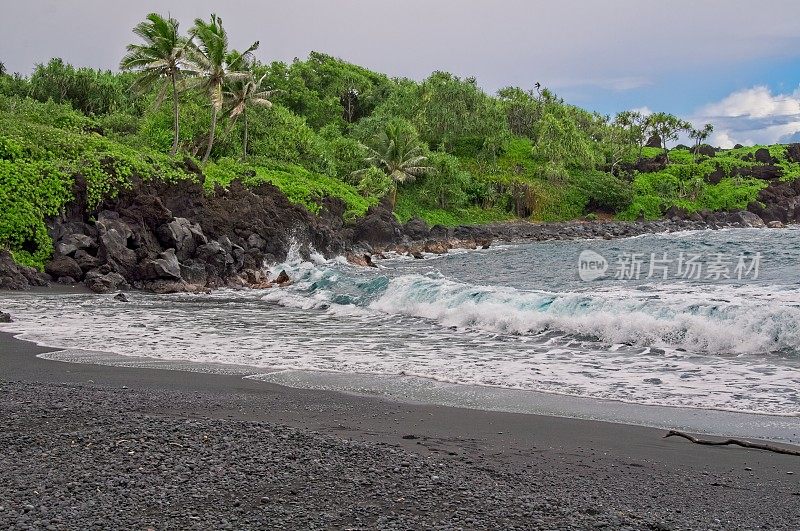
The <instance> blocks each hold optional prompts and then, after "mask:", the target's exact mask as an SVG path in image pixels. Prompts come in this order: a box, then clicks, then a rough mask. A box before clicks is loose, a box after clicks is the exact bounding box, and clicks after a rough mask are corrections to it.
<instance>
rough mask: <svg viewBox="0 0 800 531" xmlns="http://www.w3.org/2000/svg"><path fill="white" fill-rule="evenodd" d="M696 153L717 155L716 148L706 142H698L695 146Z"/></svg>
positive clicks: (710, 155) (705, 155)
mask: <svg viewBox="0 0 800 531" xmlns="http://www.w3.org/2000/svg"><path fill="white" fill-rule="evenodd" d="M697 153H699V154H700V155H703V156H704V157H715V156H716V155H717V150H716V149H715V148H714V147H712V146H709V145H708V144H700V145H699V146H698V147H697Z"/></svg>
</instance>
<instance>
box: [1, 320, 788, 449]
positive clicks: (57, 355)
mask: <svg viewBox="0 0 800 531" xmlns="http://www.w3.org/2000/svg"><path fill="white" fill-rule="evenodd" d="M0 333H6V332H0ZM10 334H12V335H13V336H14V339H16V340H19V341H26V342H30V343H33V344H35V345H36V346H37V347H40V348H45V349H48V351H47V352H45V353H42V354H40V355H38V356H37V357H39V358H40V359H44V360H48V361H56V362H66V363H75V364H92V365H103V366H106V367H110V368H113V367H126V368H133V369H156V370H167V371H182V372H189V373H200V374H210V375H227V376H237V377H240V378H242V379H249V380H254V381H258V382H263V383H265V384H266V383H269V384H272V385H277V386H280V387H282V388H288V389H298V390H310V391H329V392H335V393H344V394H349V395H352V396H355V397H362V398H378V399H382V400H388V401H390V402H395V403H398V404H407V405H427V406H446V407H454V408H460V409H470V410H476V411H487V412H501V413H518V414H523V415H540V416H550V417H561V418H568V419H574V420H592V421H599V422H608V423H613V424H621V425H629V426H639V427H645V428H653V429H659V430H670V429H677V430H682V431H690V432H692V433H696V434H702V435H711V436H717V437H740V438H742V437H743V438H751V439H760V440H764V441H767V440H768V441H774V442H779V443H783V444H789V445H795V446H797V445H800V421H798V415H789V414H773V413H757V412H749V411H738V410H726V409H713V408H707V407H699V406H698V407H688V406H668V405H661V404H646V403H637V402H626V401H624V400H614V399H603V398H595V397H589V396H579V395H569V394H564V393H556V392H547V391H537V390H531V389H511V388H504V387H496V386H482V385H470V384H457V383H451V382H442V381H438V380H435V379H432V378H424V377H417V376H398V375H388V374H368V373H343V372H337V371H313V370H300V369H272V370H271V369H265V368H259V367H253V366H247V365H232V364H225V363H201V362H192V361H183V360H162V359H156V358H147V357H140V356H130V357H129V356H125V355H122V354H116V353H113V352H105V351H104V352H101V351H88V350H82V349H67V348H62V347H58V346H54V345H46V344H44V343H39V342H36V341H34V340H30V339H25V338H24V337H23V338H21V337H19V336H20V335H23V334H17V333H15V332H10Z"/></svg>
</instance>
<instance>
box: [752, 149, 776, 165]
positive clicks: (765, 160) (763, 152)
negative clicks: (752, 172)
mask: <svg viewBox="0 0 800 531" xmlns="http://www.w3.org/2000/svg"><path fill="white" fill-rule="evenodd" d="M753 156H754V157H755V159H756V162H760V163H761V164H773V163H774V162H775V161H774V160H773V159H772V155H770V154H769V150H768V149H767V148H758V149H757V150H756V152H755V154H754V155H753Z"/></svg>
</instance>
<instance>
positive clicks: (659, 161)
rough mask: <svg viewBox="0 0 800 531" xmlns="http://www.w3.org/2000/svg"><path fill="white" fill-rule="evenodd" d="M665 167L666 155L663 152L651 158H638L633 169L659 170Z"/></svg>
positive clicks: (643, 170) (642, 171) (641, 170)
mask: <svg viewBox="0 0 800 531" xmlns="http://www.w3.org/2000/svg"><path fill="white" fill-rule="evenodd" d="M666 167H667V156H666V155H665V154H664V153H661V154H659V155H656V156H655V157H653V158H652V159H639V160H638V161H637V162H636V166H635V169H636V171H638V172H639V173H654V172H659V171H661V170H663V169H664V168H666Z"/></svg>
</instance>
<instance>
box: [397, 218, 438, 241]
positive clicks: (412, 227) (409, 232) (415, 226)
mask: <svg viewBox="0 0 800 531" xmlns="http://www.w3.org/2000/svg"><path fill="white" fill-rule="evenodd" d="M403 232H404V233H405V234H406V236H408V237H409V238H410V239H411V240H425V239H427V238H428V237H429V236H430V233H431V231H430V229H429V228H428V224H427V223H425V221H424V220H423V219H421V218H419V217H417V216H414V217H413V218H411V219H409V220H408V221H407V222H406V224H405V225H403Z"/></svg>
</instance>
